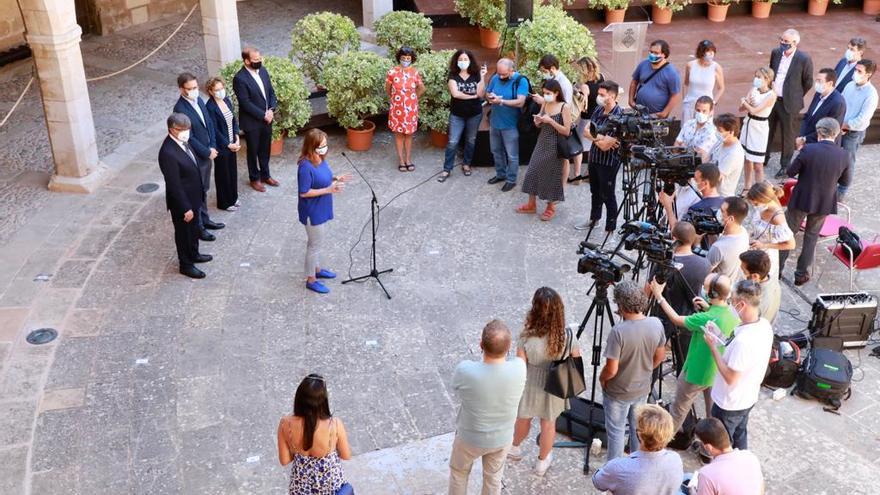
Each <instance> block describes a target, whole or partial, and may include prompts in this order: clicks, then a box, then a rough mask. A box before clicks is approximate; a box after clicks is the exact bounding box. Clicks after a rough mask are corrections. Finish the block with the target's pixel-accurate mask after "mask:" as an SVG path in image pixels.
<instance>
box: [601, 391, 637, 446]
mask: <svg viewBox="0 0 880 495" xmlns="http://www.w3.org/2000/svg"><path fill="white" fill-rule="evenodd" d="M647 399H648V396H647V394H646V395H644V396H642V397H639V398H638V399H634V400H628V401H624V400H617V399H612V398H611V397H608V396H607V395H605V396H604V397H603V398H602V405H603V407H604V408H605V432H606V433H607V434H608V462H611V460H613V459H616V458H618V457H623V439H624V436H625V434H626V429H627V428H626V423H627V419H629V451H630V452H635V451H637V450H639V437H638V435H636V407H638V406H640V405H642V404H644V403H645V402H647Z"/></svg>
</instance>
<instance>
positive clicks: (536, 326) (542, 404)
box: [508, 287, 581, 476]
mask: <svg viewBox="0 0 880 495" xmlns="http://www.w3.org/2000/svg"><path fill="white" fill-rule="evenodd" d="M569 349H570V351H569ZM568 352H571V355H572V356H574V357H578V356H580V355H581V348H580V345H579V344H578V341H577V339H576V338H574V333H572V332H568V331H566V329H565V306H564V305H563V303H562V298H561V297H559V294H558V293H557V292H556V291H555V290H553V289H551V288H549V287H541V288H540V289H538V290H537V291H535V295H534V297H532V308H531V309H530V310H529V313H528V314H527V315H526V323H525V328H523V331H522V332H521V333H520V334H519V338H518V339H517V342H516V355H517V356H518V357H520V358H521V359H522V360H523V361H525V362H526V365H527V372H526V388H525V390H524V391H523V395H522V399H520V401H519V411H518V412H517V414H516V417H517V419H516V424H515V425H514V430H513V447H511V449H510V453H509V454H508V457H510V458H511V459H512V460H520V459H522V450H521V449H520V444H521V443H522V442H523V440H525V438H526V437H527V436H528V435H529V429H530V427H531V422H532V418H539V419H540V421H541V440H540V443H539V450H538V464H537V465H536V466H535V472H536V473H537V474H538V475H539V476H543V475H544V473H545V472H546V471H547V468H549V467H550V463H551V461H552V458H553V455H552V453H551V451H552V450H553V441H554V440H555V438H556V418H557V417H559V415H560V414H561V413H562V411H564V410H565V399H561V398H559V397H556V396H555V395H551V394H548V393H547V392H545V391H544V384H545V383H547V373H548V371H549V370H550V365H551V364H552V363H553V361H558V360H559V359H561V358H562V357H563V355H565V354H567V353H568Z"/></svg>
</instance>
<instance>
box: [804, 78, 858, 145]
mask: <svg viewBox="0 0 880 495" xmlns="http://www.w3.org/2000/svg"><path fill="white" fill-rule="evenodd" d="M835 82H837V73H836V72H834V69H828V68H826V69H820V70H819V73H818V74H816V82H815V83H813V90H814V91H815V92H816V94H815V95H813V101H811V102H810V106H809V107H807V112H806V113H805V114H804V118H803V120H801V131H800V133H799V135H798V138H797V139H796V140H795V146H796V147H797V149H801V148H802V147H803V146H804V145H805V144H807V143H815V142H816V123H817V122H819V121H820V120H822V119H823V118H825V117H831V118H833V119H834V120H836V121H837V123H838V124H840V125H843V116H844V115H845V114H846V101H845V100H844V99H843V95H842V94H840V93H838V92H837V91H835V90H834V83H835ZM837 144H838V145H839V144H840V135H838V136H837Z"/></svg>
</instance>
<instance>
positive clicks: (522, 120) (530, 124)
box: [513, 74, 541, 135]
mask: <svg viewBox="0 0 880 495" xmlns="http://www.w3.org/2000/svg"><path fill="white" fill-rule="evenodd" d="M523 79H525V81H526V82H525V83H526V84H527V85H528V87H529V89H528V93H529V94H528V95H527V96H526V102H525V103H523V106H522V109H521V110H520V113H519V120H517V122H516V129H517V130H518V131H519V133H520V134H521V135H522V134H532V133H536V132H537V131H538V128H537V127H535V121H534V120H532V117H533V116H535V115H538V113H539V112H540V111H541V105H539V104H537V103H535V101H534V100H532V96H531V95H532V91H534V89H532V83H531V81H529V78H528V77H526V76H524V75H522V74H519V75H517V76H516V79H514V80H513V94H514V96H516V94H517V93H518V92H519V84H520V82H522V81H523Z"/></svg>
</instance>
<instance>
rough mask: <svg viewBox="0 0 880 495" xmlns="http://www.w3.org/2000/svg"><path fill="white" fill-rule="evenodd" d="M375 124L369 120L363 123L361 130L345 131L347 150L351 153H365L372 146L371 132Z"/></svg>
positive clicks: (374, 128) (373, 130) (374, 129)
mask: <svg viewBox="0 0 880 495" xmlns="http://www.w3.org/2000/svg"><path fill="white" fill-rule="evenodd" d="M375 131H376V124H374V123H372V122H370V121H369V120H365V121H364V128H363V129H346V130H345V132H346V135H347V136H346V137H347V138H348V140H347V144H348V149H350V150H352V151H367V150H369V149H370V148H371V147H372V146H373V132H375Z"/></svg>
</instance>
